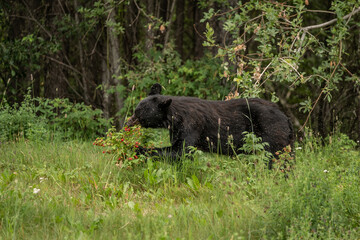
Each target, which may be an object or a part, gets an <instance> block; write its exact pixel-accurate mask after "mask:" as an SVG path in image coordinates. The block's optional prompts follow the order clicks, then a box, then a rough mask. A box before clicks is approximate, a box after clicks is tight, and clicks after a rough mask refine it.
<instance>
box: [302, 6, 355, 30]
mask: <svg viewBox="0 0 360 240" xmlns="http://www.w3.org/2000/svg"><path fill="white" fill-rule="evenodd" d="M358 12H360V7H358V8H356V9H354V10H353V11H352V12H351V13H349V14H347V15H345V16H344V17H343V20H346V19H348V18H350V17H352V16H353V15H355V14H356V13H358ZM336 21H337V18H334V19H332V20H330V21H328V22H324V23H320V24H316V25H311V26H307V27H304V28H302V29H301V30H303V31H304V33H303V34H305V32H306V31H308V30H310V29H315V28H322V27H327V26H329V25H331V24H333V23H335V22H336Z"/></svg>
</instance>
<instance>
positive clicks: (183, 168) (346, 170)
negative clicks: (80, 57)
mask: <svg viewBox="0 0 360 240" xmlns="http://www.w3.org/2000/svg"><path fill="white" fill-rule="evenodd" d="M294 149H295V156H296V157H295V160H294V161H293V163H292V165H291V167H290V168H288V169H287V170H285V172H284V170H283V169H282V168H280V167H279V166H280V165H275V167H274V169H273V170H268V169H267V167H266V165H265V163H263V162H262V161H260V160H259V161H257V160H256V159H258V158H257V157H258V156H254V155H252V156H251V155H250V156H248V155H239V156H238V157H237V158H230V157H226V156H220V155H217V154H209V153H202V152H200V151H196V152H195V153H194V154H193V155H192V157H191V158H184V159H183V160H182V163H181V164H174V163H172V164H170V163H168V162H167V161H164V160H158V161H152V160H151V159H149V160H148V161H147V162H146V163H142V164H139V165H136V166H135V167H133V168H131V169H126V168H120V167H119V166H118V165H117V164H116V159H115V157H114V156H112V155H111V154H104V153H103V151H102V150H103V149H101V147H98V146H94V145H93V144H92V142H91V141H80V140H79V141H76V140H69V141H57V140H50V141H41V140H38V141H36V140H18V141H4V142H1V144H0V156H1V157H0V239H359V238H360V178H359V174H360V154H359V151H358V150H356V143H355V142H353V141H352V140H350V139H349V138H348V137H347V136H345V135H342V134H334V135H333V136H332V137H329V138H327V139H324V140H322V141H320V140H319V139H318V138H316V137H314V136H312V135H311V134H309V135H308V136H307V137H306V138H304V140H303V141H302V142H300V143H296V146H295V147H294ZM259 159H260V158H259Z"/></svg>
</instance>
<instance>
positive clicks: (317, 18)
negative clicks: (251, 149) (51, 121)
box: [0, 0, 360, 140]
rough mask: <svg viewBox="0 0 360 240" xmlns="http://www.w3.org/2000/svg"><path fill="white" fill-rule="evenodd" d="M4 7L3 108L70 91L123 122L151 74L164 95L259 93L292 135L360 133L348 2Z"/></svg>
mask: <svg viewBox="0 0 360 240" xmlns="http://www.w3.org/2000/svg"><path fill="white" fill-rule="evenodd" d="M0 9H1V10H0V100H1V107H3V106H4V105H5V104H9V105H10V106H11V105H14V104H15V103H21V102H22V101H23V100H24V99H25V96H26V95H27V94H29V95H30V96H31V97H32V98H44V99H58V98H60V99H64V98H66V99H68V100H67V101H68V103H73V104H76V103H77V104H79V103H81V104H85V105H90V106H91V107H92V108H93V109H101V110H102V111H103V116H104V117H105V118H106V119H113V120H114V124H115V125H117V126H122V124H123V122H124V120H125V118H126V116H128V115H129V114H131V112H132V109H133V108H134V106H136V103H137V102H138V101H139V100H140V99H141V98H144V97H145V96H146V94H147V91H148V89H149V87H150V86H151V85H152V84H153V83H155V82H159V83H161V84H162V85H163V86H164V92H165V93H166V94H168V95H186V96H196V97H200V98H205V99H221V100H223V99H229V98H234V97H262V98H266V99H269V100H272V101H275V102H278V104H279V105H280V106H281V108H282V109H283V110H284V111H285V112H286V114H287V115H288V116H289V117H290V118H291V120H292V122H293V123H294V125H295V127H296V129H297V131H298V133H299V134H300V135H301V132H303V131H304V126H309V127H310V128H311V129H312V130H314V131H315V132H317V133H319V134H320V135H321V136H323V137H325V136H327V135H328V134H330V133H332V132H333V131H341V132H343V133H346V134H347V135H348V136H350V137H351V138H352V139H356V140H359V139H360V94H359V89H360V88H359V83H360V79H359V76H360V68H359V65H360V14H359V11H360V4H359V2H358V1H356V0H349V1H339V0H335V1H330V0H317V1H313V0H293V1H290V0H289V1H271V0H269V1H254V0H249V1H223V0H206V1H204V0H176V1H170V0H123V1H112V0H100V1H95V0H93V1H83V0H73V1H70V0H59V1H41V0H30V1H13V0H9V1H1V3H0ZM52 104H54V103H52ZM55 105H56V104H55ZM55 105H54V106H55ZM55 107H56V106H55Z"/></svg>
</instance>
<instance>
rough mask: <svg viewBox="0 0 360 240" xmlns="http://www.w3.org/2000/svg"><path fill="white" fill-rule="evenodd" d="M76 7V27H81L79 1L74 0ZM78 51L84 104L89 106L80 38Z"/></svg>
mask: <svg viewBox="0 0 360 240" xmlns="http://www.w3.org/2000/svg"><path fill="white" fill-rule="evenodd" d="M74 7H75V23H76V25H79V23H80V21H79V14H78V11H77V8H78V2H77V0H74ZM77 44H78V51H79V62H80V68H81V82H82V88H83V89H82V90H83V98H84V102H85V104H87V105H89V104H90V101H89V90H88V84H87V78H86V75H87V74H86V68H85V63H84V50H83V46H82V43H81V38H80V37H79V39H78V43H77Z"/></svg>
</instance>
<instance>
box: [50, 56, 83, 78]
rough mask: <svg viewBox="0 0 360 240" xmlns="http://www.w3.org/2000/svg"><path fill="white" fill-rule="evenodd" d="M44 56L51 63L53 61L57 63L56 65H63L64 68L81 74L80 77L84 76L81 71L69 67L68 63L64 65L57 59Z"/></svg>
mask: <svg viewBox="0 0 360 240" xmlns="http://www.w3.org/2000/svg"><path fill="white" fill-rule="evenodd" d="M44 56H45V57H46V58H47V59H49V60H51V61H53V62H56V63H58V64H60V65H63V66H65V67H67V68H69V69H71V70H73V71H74V72H76V73H78V74H80V75H81V76H82V73H81V72H80V71H79V70H77V69H76V68H74V67H72V66H70V65H68V64H66V63H63V62H61V61H59V60H57V59H55V58H53V57H50V56H46V55H44Z"/></svg>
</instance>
